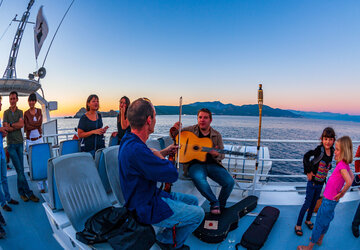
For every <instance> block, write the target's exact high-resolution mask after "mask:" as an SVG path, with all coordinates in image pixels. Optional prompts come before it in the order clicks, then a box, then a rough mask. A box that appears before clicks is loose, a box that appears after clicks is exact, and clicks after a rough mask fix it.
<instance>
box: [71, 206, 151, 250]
mask: <svg viewBox="0 0 360 250" xmlns="http://www.w3.org/2000/svg"><path fill="white" fill-rule="evenodd" d="M76 239H77V240H79V241H81V242H83V243H85V244H87V245H92V244H96V243H102V242H108V243H109V244H110V245H111V246H112V247H113V248H114V249H141V250H142V249H150V248H151V246H152V245H153V244H154V243H155V232H154V229H153V227H152V226H151V225H145V224H142V223H139V222H138V221H137V220H136V219H135V216H134V214H133V213H131V212H130V211H128V210H127V208H125V207H120V208H118V207H108V208H105V209H103V210H101V211H100V212H98V213H96V214H94V215H93V216H91V217H90V218H89V219H87V221H86V222H85V228H84V230H83V231H82V232H77V233H76Z"/></svg>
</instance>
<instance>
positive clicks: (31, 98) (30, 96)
mask: <svg viewBox="0 0 360 250" xmlns="http://www.w3.org/2000/svg"><path fill="white" fill-rule="evenodd" d="M28 101H29V102H30V101H35V102H36V101H37V98H36V95H35V93H31V94H30V95H29V98H28Z"/></svg>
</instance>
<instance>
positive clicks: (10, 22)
mask: <svg viewBox="0 0 360 250" xmlns="http://www.w3.org/2000/svg"><path fill="white" fill-rule="evenodd" d="M0 6H1V3H0ZM12 22H13V21H11V22H10V23H9V25H8V26H7V28H6V29H5V31H4V33H3V34H2V35H1V37H0V41H1V39H2V38H3V37H4V36H5V34H6V32H7V31H8V29H9V28H10V26H11V24H12Z"/></svg>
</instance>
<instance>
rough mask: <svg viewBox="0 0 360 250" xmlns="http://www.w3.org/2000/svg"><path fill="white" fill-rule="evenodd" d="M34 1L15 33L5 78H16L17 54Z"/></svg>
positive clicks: (30, 3) (32, 0)
mask: <svg viewBox="0 0 360 250" xmlns="http://www.w3.org/2000/svg"><path fill="white" fill-rule="evenodd" d="M34 2H35V0H30V2H29V4H28V6H27V9H26V11H25V12H24V14H23V16H22V18H21V20H19V26H18V28H17V31H16V33H15V37H14V41H13V43H12V47H11V51H10V56H9V62H8V65H7V67H6V70H5V72H4V75H3V78H8V79H16V69H15V64H16V58H17V54H18V52H19V48H20V43H21V39H22V37H23V34H24V30H25V27H26V24H27V23H28V19H29V16H30V9H31V7H32V5H33V4H34ZM14 21H16V20H14Z"/></svg>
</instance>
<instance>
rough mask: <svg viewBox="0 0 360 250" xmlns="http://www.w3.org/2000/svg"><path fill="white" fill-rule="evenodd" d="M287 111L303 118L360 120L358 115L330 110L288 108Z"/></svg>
mask: <svg viewBox="0 0 360 250" xmlns="http://www.w3.org/2000/svg"><path fill="white" fill-rule="evenodd" d="M288 111H290V112H292V113H294V114H298V115H301V116H303V117H305V118H311V119H324V120H338V121H352V122H360V116H359V115H349V114H339V113H331V112H311V111H297V110H288Z"/></svg>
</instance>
